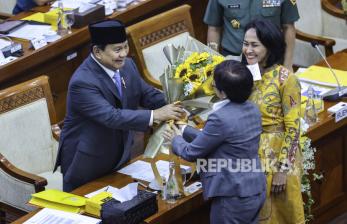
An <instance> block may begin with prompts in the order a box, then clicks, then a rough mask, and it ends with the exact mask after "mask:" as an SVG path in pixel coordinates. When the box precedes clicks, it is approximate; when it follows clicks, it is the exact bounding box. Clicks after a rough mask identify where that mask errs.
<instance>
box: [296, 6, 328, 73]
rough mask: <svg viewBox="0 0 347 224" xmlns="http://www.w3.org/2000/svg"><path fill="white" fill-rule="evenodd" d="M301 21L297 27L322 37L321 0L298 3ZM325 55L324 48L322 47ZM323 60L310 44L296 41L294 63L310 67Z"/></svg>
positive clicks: (297, 23)
mask: <svg viewBox="0 0 347 224" xmlns="http://www.w3.org/2000/svg"><path fill="white" fill-rule="evenodd" d="M297 6H298V10H299V15H300V19H299V20H298V21H297V22H296V23H295V27H296V28H297V29H298V30H301V31H303V32H305V33H307V34H311V35H316V36H322V35H323V21H322V7H321V2H320V0H300V1H297ZM320 48H321V50H322V52H323V53H324V48H323V47H322V46H320ZM320 60H322V59H321V57H320V55H319V54H318V52H317V51H316V49H314V48H313V47H311V44H310V43H309V42H304V41H301V40H298V39H297V40H296V41H295V49H294V58H293V62H294V64H295V65H296V66H299V67H308V66H310V65H313V64H315V63H317V62H318V61H320Z"/></svg>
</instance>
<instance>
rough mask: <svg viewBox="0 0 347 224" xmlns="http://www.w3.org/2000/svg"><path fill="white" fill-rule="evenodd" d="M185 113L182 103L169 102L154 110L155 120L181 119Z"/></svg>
mask: <svg viewBox="0 0 347 224" xmlns="http://www.w3.org/2000/svg"><path fill="white" fill-rule="evenodd" d="M183 114H184V110H183V109H182V106H181V105H179V104H178V105H177V104H168V105H165V106H163V107H161V108H159V109H156V110H154V111H153V120H154V122H160V121H167V120H180V119H181V118H182V116H183Z"/></svg>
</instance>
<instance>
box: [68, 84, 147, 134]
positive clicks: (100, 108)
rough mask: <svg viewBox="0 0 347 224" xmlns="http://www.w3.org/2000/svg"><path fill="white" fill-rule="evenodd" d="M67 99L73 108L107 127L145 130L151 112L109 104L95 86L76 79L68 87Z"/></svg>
mask: <svg viewBox="0 0 347 224" xmlns="http://www.w3.org/2000/svg"><path fill="white" fill-rule="evenodd" d="M69 99H70V101H71V105H73V108H74V110H75V111H76V112H77V113H80V114H82V115H83V116H85V117H87V118H89V119H91V120H93V121H95V122H97V123H100V124H102V125H104V126H106V127H108V128H112V129H122V130H135V131H146V130H147V128H148V124H149V120H150V116H151V112H150V111H149V110H128V109H118V108H115V107H114V106H113V105H111V104H110V103H109V102H108V101H107V100H106V99H105V98H104V96H103V95H102V93H101V91H100V90H99V89H98V87H97V86H95V85H93V84H92V83H87V82H84V81H76V82H74V83H72V84H71V86H70V88H69Z"/></svg>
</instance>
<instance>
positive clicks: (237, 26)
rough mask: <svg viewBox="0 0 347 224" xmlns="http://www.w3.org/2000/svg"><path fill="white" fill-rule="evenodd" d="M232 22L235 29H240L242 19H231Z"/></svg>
mask: <svg viewBox="0 0 347 224" xmlns="http://www.w3.org/2000/svg"><path fill="white" fill-rule="evenodd" d="M230 23H231V26H232V27H233V28H234V29H240V26H241V24H240V21H238V20H237V19H233V20H231V21H230Z"/></svg>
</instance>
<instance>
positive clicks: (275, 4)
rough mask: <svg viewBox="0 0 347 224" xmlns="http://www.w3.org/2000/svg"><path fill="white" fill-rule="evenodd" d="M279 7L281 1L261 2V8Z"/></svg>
mask: <svg viewBox="0 0 347 224" xmlns="http://www.w3.org/2000/svg"><path fill="white" fill-rule="evenodd" d="M291 1H293V0H291ZM279 6H281V0H263V8H270V7H279Z"/></svg>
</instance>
